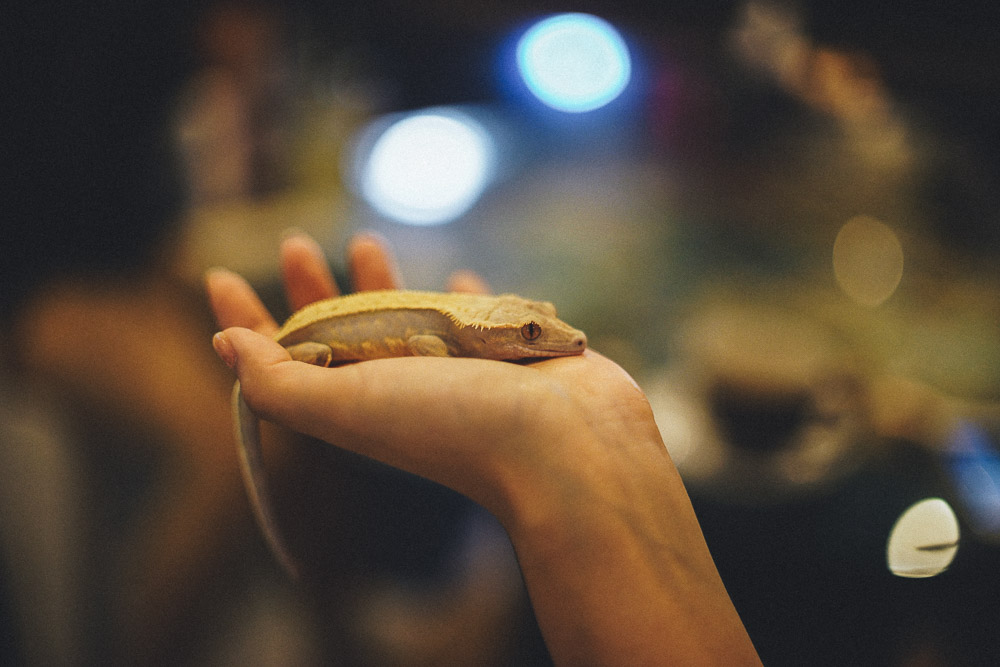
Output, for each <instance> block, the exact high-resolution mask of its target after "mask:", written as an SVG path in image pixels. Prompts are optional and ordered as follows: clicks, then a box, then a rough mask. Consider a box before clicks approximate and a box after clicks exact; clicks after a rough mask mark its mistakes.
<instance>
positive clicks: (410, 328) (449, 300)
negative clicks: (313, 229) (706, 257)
mask: <svg viewBox="0 0 1000 667" xmlns="http://www.w3.org/2000/svg"><path fill="white" fill-rule="evenodd" d="M274 338H275V340H276V341H278V342H279V343H280V344H281V345H282V346H284V347H285V348H286V349H287V350H288V352H289V354H290V355H291V356H292V358H293V359H295V360H297V361H303V362H306V363H311V364H317V365H320V366H329V365H330V364H333V363H344V362H351V361H367V360H371V359H380V358H386V357H406V356H440V357H445V356H449V357H474V358H480V359H495V360H500V361H520V360H524V359H533V358H548V357H561V356H568V355H574V354H582V353H583V351H584V350H585V349H586V347H587V337H586V336H585V335H584V334H583V332H582V331H579V330H577V329H574V328H573V327H571V326H569V325H568V324H566V323H565V322H563V321H562V320H560V319H558V318H557V317H556V310H555V308H554V307H553V306H552V304H550V303H547V302H544V301H531V300H528V299H523V298H521V297H519V296H515V295H513V294H502V295H499V296H483V295H475V294H459V293H444V292H418V291H408V290H377V291H370V292H358V293H356V294H350V295H347V296H342V297H334V298H332V299H326V300H323V301H317V302H315V303H312V304H310V305H308V306H306V307H305V308H302V309H301V310H299V311H298V312H296V313H295V314H293V315H292V316H291V317H290V318H288V320H287V321H286V322H285V324H284V325H282V327H281V329H279V330H278V332H277V333H276V334H275V336H274ZM233 413H234V420H235V423H236V438H237V442H238V444H239V447H240V454H241V456H240V460H241V465H242V470H243V479H244V482H245V483H246V487H247V492H248V494H249V495H250V499H251V501H252V503H253V507H254V511H255V513H256V515H257V521H258V523H259V524H260V526H261V529H262V530H263V532H264V534H265V536H266V537H267V540H268V543H269V544H270V546H271V549H272V551H273V552H274V553H275V556H276V557H277V558H278V560H279V561H280V562H281V563H282V565H283V566H284V567H285V569H286V570H288V571H289V572H290V573H291V574H292V575H293V576H295V575H297V573H298V567H297V566H296V564H295V560H294V559H293V558H292V556H291V555H290V554H289V552H288V550H287V548H286V547H285V545H284V541H283V540H282V539H281V536H280V533H279V532H278V529H277V523H276V521H275V519H274V516H273V513H272V510H271V503H270V500H269V496H268V493H267V487H266V485H265V477H264V470H263V465H262V459H261V444H260V428H259V423H258V420H257V417H256V416H255V415H254V414H253V413H252V412H251V411H250V409H249V407H247V404H246V402H245V401H244V400H243V394H242V392H241V391H240V385H239V382H237V383H236V386H235V387H234V389H233Z"/></svg>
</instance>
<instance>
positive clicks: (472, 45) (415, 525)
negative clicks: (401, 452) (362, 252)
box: [0, 0, 1000, 665]
mask: <svg viewBox="0 0 1000 667" xmlns="http://www.w3.org/2000/svg"><path fill="white" fill-rule="evenodd" d="M566 9H567V7H566V6H565V5H564V4H563V3H554V2H548V1H546V0H538V1H536V2H531V3H527V2H507V3H496V2H485V1H481V0H473V1H470V0H465V1H464V2H455V1H451V0H431V1H428V2H424V3H419V4H418V3H392V2H381V1H376V2H370V3H340V2H335V1H332V0H331V1H328V2H323V1H321V0H292V1H290V2H276V1H275V2H269V1H268V0H214V1H209V0H204V1H196V0H181V1H179V2H174V3H153V2H148V1H140V2H135V1H132V2H124V1H122V0H99V1H96V2H86V3H83V2H76V1H70V2H58V3H55V2H53V3H47V2H43V3H20V2H17V3H14V6H13V7H8V8H7V9H5V10H4V11H5V13H7V14H8V15H9V18H10V21H9V22H6V21H5V24H7V25H9V27H8V28H7V30H6V32H7V33H8V35H7V37H5V41H7V43H8V46H10V47H12V48H11V52H10V55H9V56H7V57H5V58H4V68H5V69H6V70H9V74H11V75H12V76H11V79H12V83H11V84H10V85H9V86H8V87H7V92H6V93H5V105H4V106H5V107H6V109H5V111H6V112H7V113H8V114H9V115H10V117H11V118H10V121H9V122H7V123H5V126H6V127H5V130H6V131H5V134H7V135H8V138H9V140H10V141H9V145H10V148H9V150H5V151H4V158H5V159H6V161H7V170H5V171H8V172H9V177H8V178H7V179H6V188H5V197H4V200H5V204H4V214H3V216H2V224H3V237H2V239H3V243H2V246H0V263H2V273H3V275H2V277H0V295H2V306H3V310H2V316H0V349H2V351H3V358H2V366H0V397H2V400H0V663H2V664H30V665H36V664H37V665H50V664H51V665H74V664H80V665H90V664H172V665H189V664H190V665H230V664H247V663H252V664H266V665H319V664H324V665H328V664H343V665H366V664H371V665H376V664H377V665H417V664H424V665H429V664H435V665H440V664H456V665H459V664H461V665H469V664H476V665H490V664H495V665H503V664H516V665H534V664H541V665H544V664H548V663H549V660H548V656H547V654H546V652H545V648H544V643H543V642H542V640H541V638H540V636H539V634H538V630H537V628H536V626H535V624H534V620H533V618H532V615H531V612H530V606H529V604H528V601H527V598H526V594H525V592H524V590H523V587H522V584H521V580H520V575H519V573H518V570H517V566H516V562H515V560H514V558H513V555H512V553H511V550H510V547H509V544H508V543H507V541H506V537H505V535H504V534H503V531H502V529H501V528H499V526H498V525H497V524H496V523H495V522H494V521H493V519H492V518H491V517H489V516H487V515H485V514H484V513H483V512H482V511H481V510H479V509H478V508H476V507H475V506H472V505H471V504H470V503H468V502H467V501H465V500H464V499H462V498H460V497H457V496H456V495H455V494H452V493H450V492H448V491H446V490H444V489H442V488H440V487H437V486H435V485H433V484H430V483H428V482H425V481H423V480H421V479H418V478H415V477H412V476H409V475H404V474H402V473H399V472H396V471H392V470H389V469H386V468H384V467H382V466H378V465H376V464H374V463H372V462H370V461H367V460H363V459H361V458H359V457H355V456H350V455H347V454H345V453H343V452H340V451H339V450H336V449H335V448H331V447H329V446H328V445H324V444H322V443H317V442H312V441H308V440H305V439H303V438H301V437H298V436H295V435H294V434H289V433H283V432H279V431H278V430H277V429H273V430H271V431H269V432H267V433H266V438H267V452H266V454H267V456H268V460H269V465H270V470H271V477H272V479H273V481H274V485H275V487H276V492H277V501H278V511H279V514H280V516H281V517H282V520H283V523H284V525H286V526H287V528H286V529H287V532H288V533H289V538H290V539H289V541H290V544H291V546H292V549H293V551H294V552H296V553H297V554H300V555H301V559H302V561H304V563H305V564H306V566H307V567H306V570H307V574H306V575H305V580H304V582H303V583H302V584H301V585H294V584H292V583H291V582H289V581H288V580H287V579H286V578H285V577H284V575H283V574H282V573H281V572H280V571H279V570H278V567H277V565H276V563H275V561H274V560H273V559H272V558H271V557H270V555H269V554H268V553H267V551H266V547H265V546H264V542H263V540H262V539H261V537H260V535H259V534H258V531H257V529H256V527H255V526H254V525H253V520H252V516H251V514H250V511H249V507H248V504H247V501H246V499H245V496H244V492H243V488H242V483H241V480H240V478H239V472H238V467H237V462H236V453H235V448H234V443H233V440H232V435H231V424H230V417H229V407H228V395H229V389H230V383H231V380H232V378H231V375H230V374H229V373H228V371H227V370H226V369H225V368H224V367H223V366H222V365H221V363H219V362H218V361H217V359H216V358H215V356H214V354H213V352H212V350H211V347H210V344H209V340H210V336H211V334H212V332H213V331H214V324H213V322H212V320H211V316H210V313H209V311H208V307H207V303H206V300H205V296H204V293H203V290H202V287H201V276H202V275H203V273H204V271H205V270H206V269H208V268H210V267H213V266H226V267H228V268H231V269H234V270H236V271H239V272H240V273H242V274H243V275H245V276H246V277H247V278H249V279H250V280H251V282H253V284H254V285H255V286H256V287H258V289H259V290H260V292H261V293H262V295H264V297H265V299H266V300H267V301H268V302H269V305H270V306H271V308H272V310H273V312H275V313H276V315H277V316H278V317H279V319H280V318H281V317H283V316H284V315H286V314H287V306H286V304H284V302H283V300H282V296H281V288H280V282H279V277H278V275H277V245H278V243H279V241H280V239H281V237H282V236H283V234H285V233H286V230H289V229H299V230H304V231H307V232H308V233H310V234H312V235H313V236H314V237H315V238H316V239H317V240H319V242H320V243H321V244H322V245H323V247H324V249H325V250H326V251H327V253H328V256H329V257H330V259H331V262H332V263H333V265H334V268H335V271H336V272H337V273H338V277H339V278H340V279H341V284H342V287H343V288H345V289H349V287H350V285H349V284H347V276H346V272H345V271H344V267H343V265H342V263H341V258H342V256H343V254H342V250H343V247H344V245H345V243H346V241H347V240H348V239H349V238H350V237H351V235H353V234H354V233H356V232H358V231H363V230H374V231H376V232H378V233H379V234H381V235H383V236H384V237H386V238H387V239H388V240H389V242H390V243H391V244H392V245H393V246H394V247H395V248H396V250H397V251H398V254H399V258H400V263H401V266H402V271H403V274H404V276H405V279H406V281H407V285H408V286H409V287H414V288H427V289H440V288H441V287H442V286H443V285H444V281H445V279H446V277H447V275H448V274H449V273H451V272H452V271H454V270H456V269H460V268H471V269H474V270H476V271H479V272H480V273H481V274H482V275H483V276H484V277H485V278H486V279H487V280H488V281H489V283H490V284H491V285H492V287H493V288H494V289H496V290H497V291H513V292H518V293H521V294H523V295H525V296H529V297H538V298H544V299H547V300H551V301H553V302H554V303H556V304H557V305H558V307H559V310H560V315H561V316H562V317H563V318H564V319H566V320H567V321H569V322H571V323H572V324H573V325H574V326H578V327H580V328H582V329H584V330H585V331H587V333H588V336H589V339H590V341H591V345H592V347H594V348H595V349H597V350H599V351H601V352H602V353H604V354H606V355H607V356H610V357H611V358H613V359H615V360H616V361H617V362H618V363H620V364H621V365H622V366H623V367H624V368H625V369H626V370H628V371H629V372H630V373H631V374H632V375H633V376H634V377H636V379H637V380H638V381H639V383H640V384H641V385H642V387H643V388H644V389H645V391H646V393H647V395H648V396H649V398H650V402H651V403H652V405H653V408H654V411H655V412H656V416H657V422H658V424H659V426H660V428H661V431H662V433H663V436H664V440H665V442H666V444H667V447H668V449H669V451H670V454H671V456H672V458H673V459H674V461H675V463H676V464H677V466H678V468H679V469H680V471H681V473H682V475H683V476H684V478H685V482H686V484H687V486H688V489H689V492H690V495H691V497H692V500H693V502H694V504H695V509H696V511H697V512H698V515H699V518H700V519H701V521H702V525H703V528H704V532H705V535H706V538H707V539H708V543H709V547H710V548H711V550H712V553H713V555H714V557H715V559H716V562H717V564H718V567H719V569H720V571H721V573H722V576H723V579H724V581H725V582H726V584H727V587H728V589H729V592H730V594H731V596H732V598H733V600H734V602H735V604H736V607H737V609H738V611H739V612H740V614H741V617H742V618H743V620H744V622H745V623H746V625H747V628H748V630H749V632H750V635H751V638H752V639H753V640H754V642H755V644H756V646H757V648H758V650H759V652H760V655H761V657H762V659H763V660H764V662H765V664H768V665H802V664H811V665H820V664H830V665H843V664H866V665H868V664H870V665H988V664H998V663H1000V644H998V642H996V640H995V628H996V627H997V624H998V622H1000V603H998V600H1000V595H998V594H1000V579H998V577H997V576H996V572H997V566H998V564H1000V459H998V458H997V456H998V454H997V446H998V438H1000V299H998V297H1000V270H998V268H997V267H998V263H997V260H998V254H1000V252H998V250H1000V189H998V188H997V187H996V186H995V184H996V183H997V182H998V176H1000V118H998V111H997V109H998V108H1000V50H998V49H997V48H996V44H997V40H998V38H1000V34H998V28H997V27H996V24H995V22H991V21H990V20H989V18H990V13H989V12H988V11H987V10H988V5H987V4H986V3H985V2H984V3H976V2H964V3H954V2H952V3H945V2H930V1H928V2H916V3H910V4H907V5H906V6H902V5H895V6H893V7H892V8H888V7H882V6H879V5H873V4H871V3H862V2H853V1H850V2H846V3H820V2H813V1H811V0H802V1H801V2H791V1H787V2H786V1H780V0H773V1H766V0H743V1H727V2H707V3H706V2H690V1H688V0H683V1H679V2H673V3H654V2H640V1H638V0H633V1H629V2H616V3H611V2H601V1H598V0H594V1H592V2H582V3H577V5H575V6H574V7H572V10H573V11H574V12H582V13H574V14H568V15H567V14H561V13H560V12H563V11H565V10H566ZM930 499H938V500H935V501H931V502H924V503H921V501H928V500H930Z"/></svg>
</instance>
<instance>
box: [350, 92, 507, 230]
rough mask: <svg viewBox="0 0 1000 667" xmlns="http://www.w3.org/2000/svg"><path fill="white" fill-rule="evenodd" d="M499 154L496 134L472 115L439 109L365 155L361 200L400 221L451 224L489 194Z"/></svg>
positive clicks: (403, 123) (399, 124) (415, 118)
mask: <svg viewBox="0 0 1000 667" xmlns="http://www.w3.org/2000/svg"><path fill="white" fill-rule="evenodd" d="M495 152H496V151H495V146H494V142H493V139H492V138H491V136H490V134H489V133H488V132H487V131H486V129H485V128H483V126H482V125H480V124H479V123H478V122H476V121H475V120H474V119H473V118H472V117H470V116H468V115H467V114H464V113H461V112H458V111H454V110H449V109H438V110H429V111H422V112H418V113H414V114H411V115H407V116H405V117H403V118H401V119H399V120H396V121H395V122H392V123H391V124H390V125H389V126H388V127H387V128H386V129H385V130H384V131H383V132H382V133H381V134H379V135H378V136H377V138H375V139H374V141H373V142H372V143H371V145H370V150H369V151H368V153H367V155H365V156H361V158H362V163H361V168H360V175H359V181H360V183H359V184H360V189H361V195H362V197H364V199H365V201H367V202H368V203H369V204H370V205H371V206H372V207H373V208H375V209H376V210H377V211H379V212H380V213H382V214H383V215H385V216H387V217H389V218H392V219H394V220H397V221H399V222H403V223H407V224H413V225H435V224H442V223H445V222H450V221H451V220H454V219H455V218H457V217H459V216H460V215H462V214H463V213H465V212H466V211H468V210H469V208H471V207H472V205H473V204H475V203H476V201H477V200H478V199H479V197H480V196H481V195H482V193H483V191H484V190H485V189H486V186H487V185H488V183H489V181H490V178H491V176H492V172H493V164H494V159H495Z"/></svg>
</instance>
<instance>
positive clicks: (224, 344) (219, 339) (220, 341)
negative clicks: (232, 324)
mask: <svg viewBox="0 0 1000 667" xmlns="http://www.w3.org/2000/svg"><path fill="white" fill-rule="evenodd" d="M212 347H214V348H215V353H216V354H217V355H219V358H220V359H222V361H224V362H225V364H226V365H227V366H229V367H230V368H236V349H235V348H234V347H233V344H232V343H231V342H229V338H228V337H227V336H226V333H225V332H224V331H220V332H219V333H217V334H215V335H214V336H212Z"/></svg>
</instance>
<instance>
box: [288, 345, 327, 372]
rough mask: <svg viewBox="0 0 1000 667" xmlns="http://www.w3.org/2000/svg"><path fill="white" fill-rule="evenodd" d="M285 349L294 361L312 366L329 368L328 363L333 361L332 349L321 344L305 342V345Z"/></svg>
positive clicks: (290, 346)
mask: <svg viewBox="0 0 1000 667" xmlns="http://www.w3.org/2000/svg"><path fill="white" fill-rule="evenodd" d="M285 349H286V350H288V354H290V355H291V356H292V359H294V360H295V361H304V362H306V363H307V364H312V365H314V366H329V365H330V361H331V360H332V359H333V349H332V348H331V347H330V346H329V345H324V344H323V343H315V342H312V341H307V342H305V343H297V344H295V345H289V346H288V347H287V348H285Z"/></svg>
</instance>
